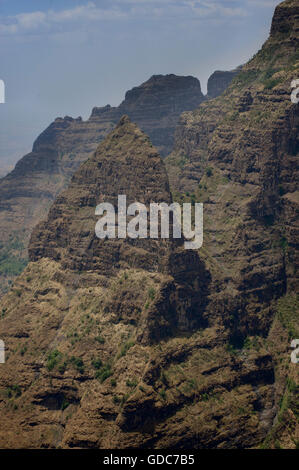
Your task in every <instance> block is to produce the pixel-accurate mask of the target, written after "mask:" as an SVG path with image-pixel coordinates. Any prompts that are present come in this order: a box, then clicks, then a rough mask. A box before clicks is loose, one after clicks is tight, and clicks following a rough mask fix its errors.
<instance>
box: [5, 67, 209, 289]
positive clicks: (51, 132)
mask: <svg viewBox="0 0 299 470" xmlns="http://www.w3.org/2000/svg"><path fill="white" fill-rule="evenodd" d="M203 98H204V97H203V94H202V92H201V88H200V83H199V81H198V80H197V79H196V78H193V77H179V76H176V75H166V76H162V75H157V76H153V77H152V78H150V79H149V80H148V81H147V82H145V83H143V84H142V85H141V86H139V87H135V88H133V89H132V90H130V91H128V92H127V93H126V97H125V100H124V101H123V102H122V103H121V105H120V106H119V107H117V108H112V107H111V106H109V105H107V106H105V107H102V108H94V109H93V111H92V114H91V116H90V118H89V119H88V120H87V121H83V120H82V119H81V118H78V119H73V118H71V117H68V116H66V117H65V118H63V119H62V118H57V119H56V120H55V121H54V122H53V123H52V124H51V125H50V126H49V127H48V128H47V129H46V130H45V131H44V132H43V133H42V134H41V135H40V136H39V137H38V139H37V140H36V141H35V143H34V145H33V149H32V152H31V153H30V154H28V155H26V156H25V157H23V158H22V159H21V160H20V161H19V162H18V163H17V165H16V167H15V169H14V170H13V171H12V172H11V173H10V174H9V175H7V176H6V177H5V178H3V179H1V180H0V232H1V244H0V295H1V293H3V292H4V291H5V290H7V288H8V285H9V283H11V280H12V279H13V278H14V277H15V276H16V275H17V274H19V273H20V272H21V271H22V270H23V269H24V266H25V265H26V262H27V246H28V240H29V236H30V233H31V230H32V228H33V227H34V226H35V225H36V223H37V222H38V221H40V220H41V219H43V218H44V217H45V216H46V214H47V212H48V209H49V207H50V204H51V202H53V200H54V199H55V197H56V196H57V195H58V194H59V193H60V192H61V191H62V190H63V189H64V188H65V187H66V186H67V184H68V183H69V181H70V178H71V176H72V175H73V173H74V172H75V170H76V169H77V168H78V167H79V166H80V164H81V163H82V162H83V161H85V160H86V159H87V158H88V156H90V155H91V154H92V152H94V151H95V149H96V148H97V146H98V144H99V142H101V141H102V140H103V138H104V137H105V136H106V135H107V134H108V133H109V132H110V131H111V130H112V129H113V128H114V127H115V125H116V123H117V122H118V121H119V119H120V118H121V116H122V115H123V114H128V115H129V116H130V117H131V119H132V120H133V121H134V122H136V123H138V125H139V126H140V127H141V129H143V130H144V131H146V132H147V134H148V135H149V136H150V137H151V140H152V142H153V143H154V145H157V147H158V149H159V151H160V153H161V154H162V155H166V154H167V153H169V152H170V151H171V149H172V145H173V135H174V129H175V126H176V124H177V122H178V119H179V116H180V113H181V112H182V111H184V110H191V109H194V108H195V107H196V106H198V105H199V103H201V102H202V101H203Z"/></svg>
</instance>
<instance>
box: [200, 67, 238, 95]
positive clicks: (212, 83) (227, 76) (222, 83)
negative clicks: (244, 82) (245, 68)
mask: <svg viewBox="0 0 299 470" xmlns="http://www.w3.org/2000/svg"><path fill="white" fill-rule="evenodd" d="M241 69H242V67H237V68H236V69H235V70H229V71H225V72H224V71H220V70H216V72H214V73H213V74H212V75H211V76H210V78H209V80H208V94H207V98H217V96H220V95H222V93H223V92H224V91H225V90H226V89H227V87H228V86H229V85H230V83H231V81H232V80H233V78H234V77H235V76H236V75H237V74H238V73H240V71H241Z"/></svg>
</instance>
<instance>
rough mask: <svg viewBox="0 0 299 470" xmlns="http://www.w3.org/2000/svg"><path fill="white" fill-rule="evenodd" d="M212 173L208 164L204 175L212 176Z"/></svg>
mask: <svg viewBox="0 0 299 470" xmlns="http://www.w3.org/2000/svg"><path fill="white" fill-rule="evenodd" d="M212 174H213V169H212V168H211V167H210V166H208V168H206V175H207V176H208V177H210V176H212Z"/></svg>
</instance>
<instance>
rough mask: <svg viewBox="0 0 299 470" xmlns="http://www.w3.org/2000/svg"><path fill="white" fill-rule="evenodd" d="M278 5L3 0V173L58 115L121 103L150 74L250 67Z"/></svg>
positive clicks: (228, 0)
mask: <svg viewBox="0 0 299 470" xmlns="http://www.w3.org/2000/svg"><path fill="white" fill-rule="evenodd" d="M278 3H279V1H276V0H211V1H210V0H93V1H89V0H0V79H3V80H4V81H5V84H6V103H5V104H0V168H1V167H3V166H6V165H7V164H12V163H15V162H16V161H17V160H18V159H19V158H20V157H21V156H23V155H24V154H25V153H26V152H28V151H30V150H31V147H32V143H33V140H34V139H35V138H36V137H37V135H38V134H39V133H40V132H41V131H42V130H43V129H44V128H45V127H46V126H47V125H48V124H49V123H50V122H51V121H53V120H54V119H55V118H56V117H57V116H65V115H71V116H73V117H77V116H79V115H81V116H82V117H83V118H84V119H86V118H88V116H89V115H90V112H91V109H92V107H93V106H103V105H106V104H107V103H109V104H111V105H118V104H119V103H120V102H121V101H122V99H123V97H124V93H125V91H126V90H128V89H130V88H132V87H133V86H136V85H139V84H140V83H142V82H144V81H145V80H147V79H148V78H149V77H150V76H151V75H153V74H166V73H176V74H178V75H194V76H196V77H198V78H199V79H200V81H201V85H202V88H203V91H204V92H206V81H207V79H208V77H209V75H210V74H211V73H212V72H213V71H214V70H229V69H232V68H234V67H235V66H237V65H239V64H241V63H244V62H246V61H247V60H248V59H249V58H250V57H251V56H252V55H253V54H254V53H255V52H256V51H257V50H258V49H259V48H260V47H261V45H262V44H263V42H264V40H265V39H266V38H267V36H268V33H269V28H270V24H271V18H272V15H273V11H274V8H275V6H276V5H277V4H278Z"/></svg>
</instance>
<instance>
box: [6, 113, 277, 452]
mask: <svg viewBox="0 0 299 470" xmlns="http://www.w3.org/2000/svg"><path fill="white" fill-rule="evenodd" d="M124 193H125V194H127V197H128V202H130V201H131V200H132V201H134V200H137V201H138V202H143V203H144V204H145V205H146V206H147V205H148V204H149V203H150V202H160V201H162V200H164V201H165V202H171V195H170V191H169V188H168V179H167V175H166V172H165V168H164V165H163V162H162V161H161V159H160V158H159V156H158V154H157V151H156V150H155V148H154V147H152V145H151V143H150V141H149V140H148V138H147V137H146V135H144V134H143V133H142V132H141V131H140V130H139V129H138V128H137V127H136V126H135V125H134V124H132V123H131V122H130V121H129V120H128V118H126V117H124V118H122V119H121V121H120V123H119V125H118V126H117V127H116V129H115V130H114V131H113V132H112V133H111V134H109V136H108V137H107V138H106V139H105V141H104V142H103V143H101V144H100V146H99V147H98V149H97V151H96V153H95V154H94V155H93V156H92V157H91V158H90V159H88V161H87V162H85V163H83V165H82V166H81V167H80V169H79V170H78V171H77V172H76V174H75V175H74V177H73V178H72V181H71V183H70V186H69V187H68V189H67V190H66V191H65V192H63V193H62V194H61V195H60V196H59V197H58V199H57V200H56V201H55V203H54V204H53V206H52V208H51V210H50V212H49V216H48V218H47V220H46V222H42V223H40V224H39V225H38V226H37V227H36V229H35V230H34V232H33V234H32V238H31V243H30V248H29V251H30V259H31V262H30V263H29V265H28V266H27V268H26V269H25V271H24V273H23V274H22V275H21V276H20V277H19V278H18V279H17V280H16V282H15V285H14V288H13V289H12V290H11V291H10V292H9V293H8V294H7V295H5V296H4V298H3V300H2V302H1V306H0V308H1V311H2V318H1V320H0V328H1V335H2V336H1V337H2V338H3V339H4V341H5V344H6V350H7V361H6V363H5V365H3V366H2V367H1V370H0V372H1V374H0V389H1V402H0V416H1V422H2V427H1V431H0V445H1V447H15V446H17V447H19V446H21V447H67V448H68V447H102V448H127V447H132V446H134V447H148V448H150V447H156V448H159V447H177V448H182V447H189V448H190V447H197V448H201V447H252V446H254V445H256V444H257V443H259V442H261V440H262V439H263V437H265V435H266V433H267V431H268V430H269V428H270V427H271V424H272V419H273V417H274V413H275V409H274V402H275V398H274V386H273V383H274V368H273V359H272V356H271V354H270V353H269V352H268V351H267V350H266V349H265V348H264V345H263V343H262V342H261V341H260V342H258V347H257V348H248V350H244V351H243V352H242V354H238V355H235V354H232V353H231V350H230V349H228V347H227V345H228V341H229V333H230V332H229V329H228V328H227V326H226V325H225V321H226V315H225V312H226V309H225V300H224V299H223V303H221V301H220V299H219V302H218V308H217V309H215V305H217V304H216V303H215V302H213V296H212V292H211V272H209V270H208V269H207V268H206V265H205V263H204V262H203V261H202V260H201V259H200V256H199V255H198V254H197V253H196V252H194V251H190V250H184V248H183V246H182V244H181V243H180V241H179V240H176V239H171V238H170V239H169V240H164V241H163V240H151V239H137V240H132V239H123V240H118V239H109V240H99V239H97V238H96V237H95V234H94V226H95V223H96V217H95V216H94V210H95V205H96V204H97V203H98V202H102V201H105V202H111V203H113V204H114V205H115V204H116V198H117V195H118V194H124ZM211 296H212V297H211ZM211 300H212V301H211Z"/></svg>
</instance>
